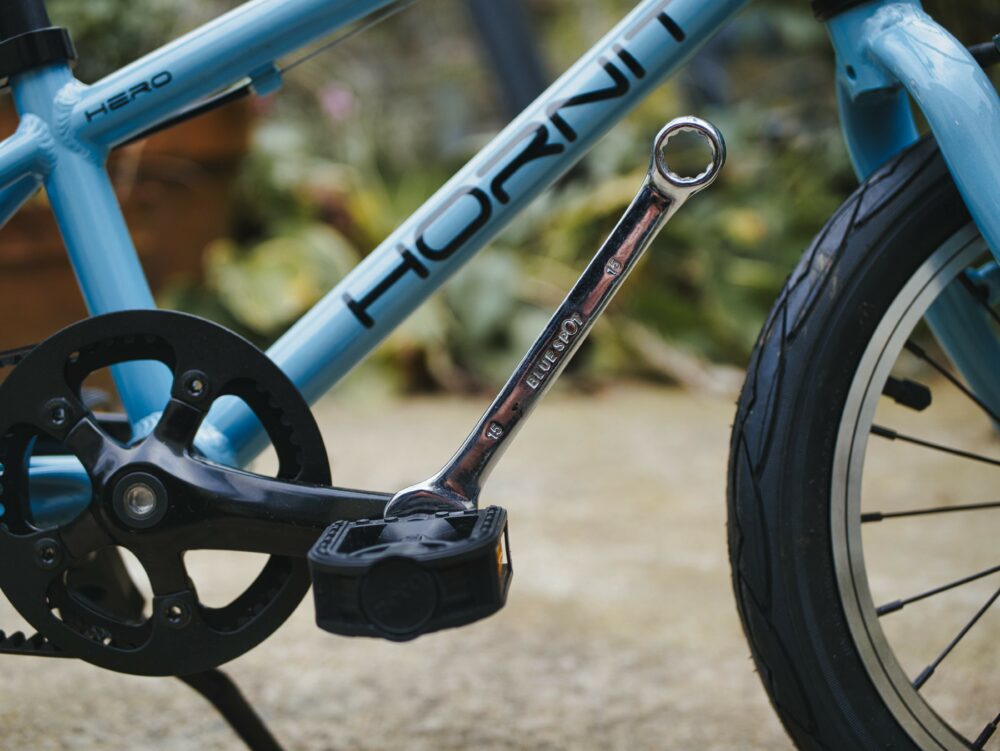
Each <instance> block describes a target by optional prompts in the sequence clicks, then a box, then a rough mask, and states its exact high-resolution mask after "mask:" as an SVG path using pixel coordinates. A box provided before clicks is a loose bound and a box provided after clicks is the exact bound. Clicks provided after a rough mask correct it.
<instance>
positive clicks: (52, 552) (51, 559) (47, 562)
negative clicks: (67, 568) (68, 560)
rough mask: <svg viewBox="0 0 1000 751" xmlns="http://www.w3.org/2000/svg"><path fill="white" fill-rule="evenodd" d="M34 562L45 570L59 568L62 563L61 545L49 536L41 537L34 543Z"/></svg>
mask: <svg viewBox="0 0 1000 751" xmlns="http://www.w3.org/2000/svg"><path fill="white" fill-rule="evenodd" d="M35 563H37V564H38V567H39V568H41V569H44V570H46V571H52V570H53V569H56V568H59V564H60V563H62V547H61V546H60V545H59V543H58V542H56V541H55V540H53V539H52V538H51V537H43V538H42V539H41V540H39V541H38V542H36V543H35Z"/></svg>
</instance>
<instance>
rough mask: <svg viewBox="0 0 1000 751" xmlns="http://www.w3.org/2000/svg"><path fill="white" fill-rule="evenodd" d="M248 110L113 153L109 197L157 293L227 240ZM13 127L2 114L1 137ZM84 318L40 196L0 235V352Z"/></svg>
mask: <svg viewBox="0 0 1000 751" xmlns="http://www.w3.org/2000/svg"><path fill="white" fill-rule="evenodd" d="M251 120H252V110H251V108H250V106H249V102H236V103H234V104H230V105H228V106H226V107H224V108H222V109H219V110H215V111H214V112H210V113H208V114H206V115H203V116H202V117H200V118H198V119H196V120H191V121H189V122H186V123H183V124H181V125H178V126H176V127H174V128H172V129H170V130H167V131H164V132H162V133H158V134H156V135H154V136H152V137H150V138H149V139H147V140H145V141H142V142H140V143H136V144H133V145H131V146H128V147H125V148H122V149H120V150H118V151H116V152H115V153H114V154H113V155H112V157H111V160H110V162H109V171H110V172H111V175H112V179H113V180H114V184H115V190H116V192H117V193H118V198H119V200H120V201H121V203H122V207H123V210H124V213H125V219H126V221H127V223H128V226H129V228H130V230H131V232H132V237H133V239H134V241H135V244H136V248H137V249H138V251H139V255H140V258H141V259H142V263H143V266H144V267H145V269H146V274H147V277H148V278H149V281H150V284H151V286H152V287H153V291H154V293H155V292H157V291H158V290H160V289H161V288H162V287H163V285H164V284H165V283H166V282H167V281H168V280H169V279H171V278H173V277H177V276H183V277H188V278H194V279H197V278H198V277H199V276H200V275H201V253H202V250H203V249H204V248H205V246H206V245H207V244H208V243H210V242H211V241H212V240H215V239H217V238H219V237H222V236H224V235H226V234H227V231H228V229H229V225H230V205H231V201H230V197H231V191H232V188H233V183H234V180H235V178H236V175H237V171H238V169H239V164H240V160H241V159H242V157H243V156H244V155H245V154H246V152H247V150H248V146H249V136H250V124H251ZM16 124H17V119H16V117H15V115H14V113H13V112H12V111H11V110H9V109H7V110H3V111H0V134H2V135H3V136H6V135H7V134H9V133H11V132H13V131H14V129H15V127H16ZM86 315H87V312H86V309H85V308H84V305H83V300H82V297H81V295H80V292H79V289H78V288H77V285H76V279H75V277H74V275H73V271H72V269H71V268H70V265H69V262H68V260H67V258H66V253H65V249H64V247H63V243H62V238H61V237H60V235H59V231H58V229H57V227H56V225H55V222H54V220H53V218H52V215H51V213H50V211H49V208H48V204H47V202H46V200H45V196H44V192H41V193H39V194H38V195H37V196H35V197H34V198H33V199H31V201H29V202H28V204H26V205H25V206H24V208H22V209H21V211H20V212H18V214H17V215H15V216H14V217H13V218H12V219H11V220H10V222H8V223H7V225H6V226H5V227H3V229H2V230H0V349H8V348H11V347H17V346H21V345H25V344H31V343H34V342H37V341H39V340H41V339H43V338H45V337H46V336H48V335H49V334H51V333H53V332H54V331H56V330H58V329H59V328H62V327H63V326H65V325H67V324H69V323H72V322H73V321H76V320H79V319H80V318H83V317H84V316H86Z"/></svg>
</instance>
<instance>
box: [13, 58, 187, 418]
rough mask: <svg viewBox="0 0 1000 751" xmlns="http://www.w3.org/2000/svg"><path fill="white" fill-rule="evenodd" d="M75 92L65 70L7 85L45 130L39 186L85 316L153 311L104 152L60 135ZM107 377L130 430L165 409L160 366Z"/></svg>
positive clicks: (54, 68)
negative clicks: (66, 103) (64, 103)
mask: <svg viewBox="0 0 1000 751" xmlns="http://www.w3.org/2000/svg"><path fill="white" fill-rule="evenodd" d="M78 85H79V84H77V83H76V81H75V80H74V79H73V77H72V74H71V73H70V70H69V67H68V66H67V65H66V64H64V63H59V64H54V65H49V66H46V67H44V68H39V69H36V70H32V71H29V72H26V73H23V74H20V75H18V76H16V77H15V78H14V80H12V81H11V88H12V90H13V93H14V101H15V104H16V106H17V110H18V113H19V114H20V115H21V116H22V117H23V116H24V115H26V114H32V115H35V116H37V117H38V118H40V119H41V120H42V121H43V122H44V123H45V124H46V125H47V126H48V129H47V135H46V138H45V140H46V143H45V150H46V152H47V155H48V157H49V160H50V163H51V167H50V169H49V171H48V174H47V175H46V177H45V179H44V186H45V190H46V193H47V194H48V199H49V203H50V205H51V207H52V212H53V214H54V215H55V218H56V221H57V223H58V225H59V230H60V233H61V234H62V238H63V242H64V243H65V245H66V250H67V253H68V255H69V259H70V263H71V265H72V267H73V270H74V272H75V273H76V277H77V280H78V282H79V285H80V289H81V291H82V293H83V298H84V301H85V303H86V305H87V308H88V310H89V311H90V313H91V314H93V315H98V314H101V313H109V312H113V311H119V310H130V309H136V308H152V307H155V303H154V301H153V295H152V292H151V291H150V288H149V284H148V283H147V281H146V278H145V275H144V274H143V271H142V267H141V265H140V264H139V259H138V256H137V254H136V251H135V246H134V245H133V243H132V239H131V236H130V235H129V231H128V228H127V226H126V224H125V218H124V216H123V215H122V211H121V207H120V206H119V204H118V199H117V197H116V196H115V192H114V188H113V186H112V184H111V179H110V177H109V176H108V172H107V169H106V167H105V163H106V159H107V153H106V152H104V151H102V150H100V149H98V148H95V147H94V146H92V145H89V144H86V143H84V142H82V141H80V140H79V139H77V138H76V137H75V135H74V134H72V133H65V132H61V131H60V125H61V122H63V121H61V119H60V112H61V111H65V110H63V108H62V107H61V105H60V100H61V99H62V98H64V97H65V98H67V99H72V97H73V94H74V92H75V90H76V87H77V86H78ZM113 372H114V377H115V382H116V385H117V387H118V391H119V396H120V397H121V400H122V404H123V406H124V408H125V411H126V412H127V414H128V416H129V419H130V420H131V422H132V424H133V427H134V426H136V425H137V424H138V423H139V422H140V421H142V420H143V418H147V417H149V416H150V415H152V414H154V413H156V412H158V411H159V410H161V409H162V408H163V405H164V404H165V402H166V399H167V396H168V394H169V389H170V379H169V376H168V375H167V373H166V372H165V371H164V369H163V368H162V367H161V366H157V365H154V364H152V363H129V364H124V365H121V366H117V367H116V368H114V369H113Z"/></svg>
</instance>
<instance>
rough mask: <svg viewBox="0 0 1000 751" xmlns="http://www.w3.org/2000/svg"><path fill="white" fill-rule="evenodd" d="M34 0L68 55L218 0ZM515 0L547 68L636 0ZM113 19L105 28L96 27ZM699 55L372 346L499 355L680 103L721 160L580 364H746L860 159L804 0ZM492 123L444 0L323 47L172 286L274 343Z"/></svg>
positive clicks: (474, 383) (130, 51) (481, 368)
mask: <svg viewBox="0 0 1000 751" xmlns="http://www.w3.org/2000/svg"><path fill="white" fill-rule="evenodd" d="M50 2H51V11H52V15H53V17H54V18H57V17H58V18H57V22H62V23H66V24H67V25H69V26H70V28H71V29H72V30H73V33H74V36H75V38H76V39H77V40H78V44H79V46H80V48H81V51H85V52H86V53H87V56H85V57H84V60H83V61H81V67H80V73H81V77H86V76H84V75H83V74H84V73H86V74H87V76H89V77H96V76H98V75H100V74H101V73H103V72H106V70H107V69H109V68H111V67H114V66H116V65H120V64H122V63H123V62H125V61H126V60H127V59H130V58H131V57H134V56H135V55H136V54H139V53H141V52H144V51H146V50H147V49H150V48H151V47H152V46H154V45H155V43H158V42H159V41H162V40H157V39H154V38H153V36H152V35H155V34H157V33H160V34H164V35H166V33H167V32H168V31H169V33H170V34H173V33H175V32H176V31H178V30H181V29H184V28H190V27H192V26H193V25H194V24H195V23H197V22H199V21H201V20H204V18H206V17H208V16H210V15H212V14H215V13H218V12H220V11H221V10H223V9H225V8H226V7H229V6H231V5H232V4H233V3H227V2H223V1H222V0H213V1H210V2H205V3H201V4H199V5H198V6H197V7H193V6H192V4H191V3H190V2H186V1H185V0H142V1H141V2H135V0H131V1H129V0H91V2H88V3H86V4H84V3H79V2H78V1H77V0H50ZM526 2H527V5H528V7H529V10H530V12H531V14H532V18H533V19H534V20H535V22H536V31H537V35H538V38H539V40H540V43H541V45H542V47H543V50H544V52H543V57H544V58H545V60H546V63H547V65H548V67H549V69H550V71H552V72H553V73H556V72H557V71H560V70H563V69H564V68H565V67H567V66H568V65H570V64H571V63H572V62H573V61H574V60H575V59H576V58H577V57H578V56H579V55H580V54H582V53H583V52H584V51H585V50H586V49H587V48H588V47H589V46H590V45H591V44H592V43H594V42H595V41H596V40H597V39H598V38H599V37H600V36H601V35H603V33H604V32H605V31H606V30H607V29H609V28H610V27H611V26H612V25H613V24H614V23H615V22H616V21H617V20H618V18H620V17H621V16H622V15H624V14H625V13H626V12H628V10H630V9H631V7H632V6H633V5H634V2H631V1H630V0H526ZM926 6H927V8H928V10H929V11H931V12H932V13H934V14H935V15H936V16H937V17H938V18H940V19H941V20H942V21H944V22H945V23H946V25H948V26H949V28H952V29H953V30H955V32H956V34H957V35H959V36H960V38H962V40H963V41H965V42H966V43H971V42H976V41H983V38H988V34H986V33H985V32H984V31H983V30H984V29H987V30H989V31H992V32H996V31H1000V10H998V8H997V4H996V0H973V1H967V2H963V3H950V2H947V1H946V0H933V1H928V2H927V3H926ZM140 8H141V9H142V12H141V13H140V12H139V9H140ZM125 10H127V13H126V12H125ZM143 14H145V15H143ZM150 18H152V19H155V22H154V23H152V24H150V23H149V19H150ZM111 19H114V21H113V23H112V20H111ZM108 24H112V25H114V26H115V28H116V34H115V35H112V37H111V38H110V39H108V37H107V34H106V28H107V26H108ZM91 38H94V39H98V38H99V39H101V40H102V43H104V44H106V46H101V45H100V44H91V43H90V40H91ZM709 54H710V55H713V57H711V58H704V57H703V58H696V59H695V61H694V63H693V65H692V68H693V70H691V71H689V72H687V73H683V74H681V75H680V76H679V77H678V78H676V79H674V80H673V81H672V82H670V83H668V84H666V85H664V86H662V87H661V88H660V89H659V90H657V91H656V92H655V93H654V94H653V95H652V96H651V97H649V98H648V99H647V100H646V101H645V102H643V103H642V104H641V105H640V106H639V107H638V108H637V110H636V111H635V112H633V113H632V114H631V115H630V116H629V117H628V118H626V120H624V121H623V122H622V123H621V124H619V125H618V126H617V127H615V128H614V129H613V130H612V131H611V132H610V133H609V134H608V136H607V137H606V138H605V139H603V140H602V141H601V142H600V144H599V145H598V146H597V147H596V148H595V149H594V150H593V152H592V153H591V154H590V155H589V156H588V157H587V158H586V160H585V161H584V162H583V163H582V164H581V165H580V166H578V167H577V168H575V169H574V170H573V171H572V172H571V173H570V174H569V175H568V177H567V178H564V179H563V180H562V181H561V183H560V184H559V185H557V186H556V187H555V188H554V189H553V190H550V191H549V192H547V193H546V194H545V195H544V196H543V197H542V198H541V199H539V200H538V201H536V202H535V204H533V205H532V206H531V207H530V208H529V209H528V210H527V211H526V213H525V214H524V218H523V219H522V220H519V221H517V222H515V223H514V224H513V225H512V226H511V227H509V228H508V229H507V230H506V231H505V232H503V233H502V234H501V236H500V237H499V238H498V239H497V240H496V241H495V242H494V243H492V245H491V246H490V247H489V248H488V249H487V250H485V251H484V252H483V253H481V254H480V255H479V256H478V257H477V258H476V259H475V260H474V261H472V262H471V263H469V264H468V265H467V266H466V267H465V268H464V269H463V270H462V271H460V272H459V273H458V274H457V275H456V277H455V278H454V279H453V280H452V281H451V282H449V283H448V284H447V285H446V286H445V288H444V289H443V290H442V292H440V293H439V294H437V295H435V296H434V297H433V298H432V299H431V300H430V301H429V302H428V303H427V304H426V305H425V306H424V307H423V308H421V309H420V310H419V311H418V312H417V313H416V314H415V315H414V316H413V317H412V318H411V319H410V320H409V321H408V322H407V323H406V324H404V325H403V326H402V327H401V328H400V330H398V331H397V332H396V333H395V334H393V335H392V336H391V337H390V339H389V341H388V342H387V343H386V344H385V345H384V346H383V347H381V348H380V349H379V351H378V353H377V354H376V356H375V357H374V358H373V360H372V363H371V364H370V366H369V367H371V368H374V369H376V370H377V371H378V372H381V373H386V374H389V377H390V378H391V379H392V381H393V383H396V384H399V385H401V386H403V387H407V388H425V387H433V386H439V385H444V386H447V387H449V388H475V387H479V386H481V385H483V384H488V383H494V382H496V381H498V380H500V379H502V378H504V377H505V376H506V374H507V372H509V369H510V368H511V367H512V365H513V364H514V362H515V361H516V359H517V358H518V357H519V356H520V354H521V353H522V352H523V350H524V348H525V347H526V345H527V344H528V343H529V342H530V341H531V340H532V339H533V337H534V336H535V334H536V333H537V331H538V330H539V329H540V327H541V325H542V323H543V322H544V321H545V319H546V318H547V315H548V312H549V311H550V310H551V309H552V308H554V306H555V305H556V304H558V302H559V300H560V299H561V298H562V295H563V294H564V292H565V291H566V289H567V288H568V286H569V285H570V284H571V283H572V281H573V280H574V279H575V278H576V276H577V274H578V273H579V271H580V270H581V269H582V267H583V265H584V264H585V263H586V261H587V260H589V258H590V257H591V256H592V254H593V253H594V251H595V250H596V248H597V247H598V245H599V244H600V243H601V241H602V240H603V239H604V237H605V236H606V235H607V233H608V231H609V230H610V229H611V227H612V226H613V225H614V223H615V221H616V220H617V219H618V217H619V216H620V215H621V213H622V211H623V210H624V208H625V206H626V205H627V203H628V202H629V201H630V200H631V198H632V197H633V196H634V194H635V191H636V189H637V187H638V184H639V182H640V180H641V177H642V174H643V173H644V171H645V167H646V159H647V149H648V144H649V143H650V140H651V138H652V136H653V134H654V133H655V132H656V131H657V130H658V129H659V128H660V127H661V126H662V124H663V123H664V122H666V121H667V120H669V119H670V118H671V117H674V116H676V115H678V114H682V113H685V112H694V113H696V114H698V115H700V116H702V117H706V118H708V119H711V120H713V121H714V122H715V123H716V124H717V125H718V126H719V127H720V128H721V129H722V131H723V132H724V133H725V135H726V138H727V141H728V144H729V153H730V162H729V164H728V166H727V168H726V170H725V171H724V173H723V176H722V178H721V179H720V181H719V183H718V184H717V185H716V186H715V187H713V188H712V189H711V190H710V191H707V192H706V193H705V194H703V195H702V196H700V197H699V198H698V199H697V200H696V201H693V202H691V203H690V204H689V205H688V206H687V207H685V209H684V211H682V212H680V213H679V214H678V215H677V217H676V218H675V219H674V220H673V222H672V223H671V224H670V225H669V227H668V228H667V230H666V231H665V232H664V233H663V235H662V236H661V239H660V240H659V241H658V242H657V244H656V247H655V248H654V249H653V250H652V251H651V253H650V254H649V258H648V259H647V260H646V261H645V262H644V263H643V265H642V267H640V269H639V270H638V271H637V272H636V273H635V274H634V275H633V276H632V277H631V278H630V280H629V282H628V285H627V288H626V290H625V291H624V292H623V293H622V294H621V295H620V297H619V300H618V301H616V304H615V305H614V306H613V307H612V309H611V310H610V311H609V315H608V320H607V321H604V322H602V325H599V326H598V328H597V329H596V330H595V332H594V335H593V338H592V341H591V342H590V343H589V346H588V348H587V349H586V350H585V353H581V354H583V355H584V356H583V357H581V358H578V359H580V360H581V362H580V363H577V365H576V368H575V371H576V374H577V378H578V382H586V381H587V380H590V379H594V378H602V377H604V376H606V375H608V374H614V375H617V376H621V375H630V376H655V377H670V376H672V375H675V373H673V372H672V369H671V367H670V364H669V362H668V363H667V364H666V365H664V358H663V357H662V356H660V355H662V352H660V353H657V354H655V355H652V356H651V353H650V348H649V346H648V345H649V342H650V341H668V340H669V341H670V342H671V343H672V349H667V350H665V351H667V352H668V353H669V352H673V351H679V352H682V353H688V354H690V355H693V356H695V357H696V358H700V359H704V360H708V361H718V362H725V363H736V364H741V363H743V362H744V361H745V359H746V357H747V355H748V353H749V350H750V348H751V347H752V344H753V341H754V338H755V336H756V334H757V331H758V329H759V327H760V325H761V322H762V321H763V318H764V316H765V315H766V313H767V310H768V308H769V307H770V305H771V303H772V301H773V299H774V297H775V296H776V294H777V292H778V290H779V289H780V286H781V284H782V283H783V281H784V279H785V277H786V276H787V274H788V273H789V272H790V270H791V268H792V267H793V265H794V263H795V262H796V260H797V258H798V257H799V255H800V254H801V253H802V251H803V249H804V248H805V247H806V246H807V245H808V243H809V241H810V239H811V238H812V236H813V235H814V234H815V233H816V232H818V231H819V229H820V228H821V227H822V225H823V223H824V221H825V220H826V218H827V217H829V216H830V214H831V213H833V211H834V210H835V209H836V207H837V206H838V205H839V204H840V203H841V202H842V201H843V199H844V198H845V197H846V195H847V194H848V193H849V192H850V191H851V190H852V189H853V187H854V185H855V180H854V177H853V173H852V171H851V169H850V166H849V164H848V161H847V157H846V153H845V150H844V148H843V144H842V139H841V136H840V133H839V129H838V125H837V117H836V106H835V102H834V99H833V85H832V82H833V75H834V74H833V60H832V52H831V50H830V47H829V44H828V42H827V40H826V36H825V32H824V30H823V27H822V26H821V25H820V24H817V23H816V22H815V21H814V20H813V19H812V16H811V14H810V12H809V8H808V3H807V2H805V0H781V1H778V0H773V1H771V2H758V3H754V4H751V6H750V7H749V8H748V9H747V10H746V11H744V12H743V13H742V14H740V15H739V16H738V17H737V19H736V20H735V21H734V22H733V23H732V24H731V25H730V26H729V27H728V28H727V29H726V30H724V32H723V33H722V35H721V36H720V37H719V39H718V40H717V41H716V42H714V43H713V45H712V49H711V50H710V52H709ZM91 55H92V57H90V56H91ZM718 61H723V62H724V68H723V69H722V72H721V74H720V72H719V71H718V70H716V69H715V68H714V67H713V66H714V63H715V62H718ZM85 66H86V67H85ZM102 66H103V67H102ZM706 86H708V88H709V89H712V91H711V92H709V93H710V94H711V95H708V94H706ZM503 122H504V118H503V114H502V112H501V110H500V103H499V95H498V93H497V88H496V83H495V80H494V78H493V76H492V74H491V72H490V70H489V67H488V65H487V64H486V60H485V58H484V56H483V55H482V54H481V51H480V49H479V47H478V43H477V40H476V37H475V36H474V34H473V31H472V27H471V25H470V21H469V18H468V16H467V14H466V11H465V8H464V6H463V5H462V3H461V2H460V0H435V2H433V3H430V2H423V3H418V4H417V5H416V6H415V8H411V9H410V10H408V11H405V12H403V13H401V14H399V15H398V16H396V17H394V18H392V19H391V20H390V21H388V22H386V23H384V24H382V25H380V26H378V27H376V28H374V29H372V30H370V31H368V32H366V33H365V34H363V35H361V36H359V37H356V38H353V39H351V40H350V41H349V42H348V43H346V44H343V45H341V46H338V47H336V48H334V49H332V50H330V51H329V52H326V53H324V54H323V55H320V56H319V57H317V58H316V59H314V60H312V61H310V62H309V63H307V64H305V65H303V66H301V67H300V68H297V69H296V70H295V72H294V73H292V74H291V75H290V76H288V79H287V81H286V86H285V89H284V91H283V92H282V93H281V94H280V95H278V96H277V97H275V98H272V99H268V100H266V101H265V102H264V103H263V104H262V106H261V112H260V118H259V122H258V125H257V128H256V137H255V143H254V149H253V152H252V153H251V154H250V155H249V156H248V158H247V160H246V164H245V168H244V170H243V175H242V178H241V181H240V185H239V189H238V191H237V195H236V196H235V199H234V200H235V201H236V202H237V215H238V217H239V221H238V222H237V225H236V226H235V227H234V228H233V232H232V237H230V238H225V239H220V240H219V241H218V242H216V243H215V244H213V245H212V246H211V247H210V248H208V249H207V251H206V253H205V279H204V281H203V283H201V284H199V285H194V284H191V283H190V282H189V281H184V280H181V281H179V282H178V283H177V284H175V285H174V286H173V287H172V288H171V289H170V290H169V291H168V293H167V294H166V295H165V299H164V303H165V304H167V305H171V306H176V307H183V308H187V309H190V310H193V311H195V312H199V313H201V314H205V315H208V316H210V317H214V318H216V319H218V320H221V321H222V322H224V323H226V324H228V325H231V326H233V327H235V328H237V329H238V330H240V331H242V332H243V333H245V334H247V335H248V336H250V337H252V338H253V339H254V340H256V341H257V342H259V343H261V344H266V343H267V342H268V341H270V340H272V339H274V338H275V337H276V336H278V335H279V334H280V333H281V332H282V331H283V330H284V329H285V328H286V327H287V326H288V325H289V324H290V323H291V322H293V321H294V320H295V319H296V318H297V317H298V316H299V315H300V314H301V313H302V312H304V311H305V310H306V309H308V307H309V306H311V305H312V304H313V303H314V302H315V301H316V300H318V299H319V298H320V297H321V296H322V295H323V294H324V293H325V292H326V291H327V290H328V289H329V288H330V287H332V286H333V285H334V284H335V283H336V282H337V280H339V279H340V278H341V277H342V276H343V275H344V274H345V273H346V271H347V270H348V269H349V268H351V267H352V266H353V265H354V264H355V263H356V262H357V261H358V260H359V259H360V258H362V257H363V256H364V255H365V254H366V253H367V252H369V251H370V250H371V249H372V248H373V247H375V246H376V245H377V244H378V242H379V241H381V240H382V239H383V238H384V237H385V236H386V235H388V234H389V233H390V232H391V231H392V229H393V228H394V227H395V226H397V224H398V223H399V222H401V221H402V220H403V219H405V218H406V217H407V216H408V215H409V214H410V212H412V211H413V210H414V209H415V208H417V207H418V206H419V205H420V204H421V203H422V202H423V201H424V200H425V199H426V198H427V197H429V196H430V195H431V193H433V192H434V190H435V189H436V188H437V187H438V186H439V185H441V184H442V183H443V182H444V181H445V180H446V179H447V178H448V177H449V176H450V174H451V173H452V172H453V171H454V170H456V169H457V168H458V167H460V166H461V164H462V163H464V161H465V160H466V159H468V158H469V157H470V156H472V155H473V154H474V153H475V151H476V150H477V149H478V148H479V147H480V146H482V145H483V144H484V143H485V142H486V141H487V140H488V138H489V137H490V136H491V135H492V134H493V133H495V132H496V131H497V130H499V128H500V127H502V125H503ZM667 359H668V360H669V357H668V358H667Z"/></svg>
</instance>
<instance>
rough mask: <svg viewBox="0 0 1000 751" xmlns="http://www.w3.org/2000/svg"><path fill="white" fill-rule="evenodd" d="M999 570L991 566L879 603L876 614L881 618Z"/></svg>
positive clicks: (998, 567) (999, 569)
mask: <svg viewBox="0 0 1000 751" xmlns="http://www.w3.org/2000/svg"><path fill="white" fill-rule="evenodd" d="M997 571H1000V566H993V567H992V568H988V569H986V570H985V571H980V572H979V573H978V574H970V575H969V576H964V577H962V578H961V579H956V580H955V581H953V582H949V583H948V584H942V585H941V586H940V587H935V588H934V589H929V590H927V591H926V592H921V593H920V594H919V595H913V596H912V597H907V598H906V599H904V600H895V601H893V602H888V603H886V604H885V605H880V606H879V607H878V608H876V610H875V613H876V615H878V616H879V618H881V617H882V616H883V615H888V614H889V613H895V612H896V611H897V610H902V609H903V608H905V607H906V606H907V605H909V604H911V603H914V602H917V601H919V600H925V599H927V598H928V597H933V596H934V595H938V594H941V593H942V592H947V591H948V590H949V589H955V588H956V587H961V586H962V585H963V584H968V583H969V582H974V581H976V580H978V579H982V578H983V577H985V576H989V575H990V574H995V573H996V572H997Z"/></svg>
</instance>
